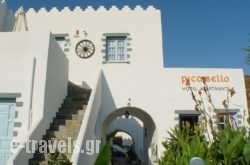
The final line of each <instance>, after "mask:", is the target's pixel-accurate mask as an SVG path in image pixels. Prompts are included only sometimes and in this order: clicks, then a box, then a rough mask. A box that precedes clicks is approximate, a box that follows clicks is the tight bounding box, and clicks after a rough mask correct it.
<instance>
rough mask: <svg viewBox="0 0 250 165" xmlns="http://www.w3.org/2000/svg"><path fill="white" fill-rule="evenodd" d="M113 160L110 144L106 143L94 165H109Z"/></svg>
mask: <svg viewBox="0 0 250 165" xmlns="http://www.w3.org/2000/svg"><path fill="white" fill-rule="evenodd" d="M110 160H111V149H110V145H109V142H106V143H105V145H104V146H103V148H102V150H101V152H100V153H99V155H98V157H97V159H96V161H95V164H94V165H109V164H110Z"/></svg>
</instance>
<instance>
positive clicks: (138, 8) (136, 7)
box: [134, 5, 144, 11]
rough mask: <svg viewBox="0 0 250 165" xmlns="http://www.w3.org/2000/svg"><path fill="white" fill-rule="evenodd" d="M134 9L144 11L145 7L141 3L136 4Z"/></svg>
mask: <svg viewBox="0 0 250 165" xmlns="http://www.w3.org/2000/svg"><path fill="white" fill-rule="evenodd" d="M134 10H135V11H143V10H144V9H143V8H142V7H141V6H140V5H136V6H135V8H134Z"/></svg>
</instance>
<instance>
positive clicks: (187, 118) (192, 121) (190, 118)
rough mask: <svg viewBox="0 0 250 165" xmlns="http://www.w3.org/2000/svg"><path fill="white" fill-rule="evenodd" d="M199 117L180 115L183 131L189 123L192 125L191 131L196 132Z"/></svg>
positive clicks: (195, 115)
mask: <svg viewBox="0 0 250 165" xmlns="http://www.w3.org/2000/svg"><path fill="white" fill-rule="evenodd" d="M198 117H199V115H197V114H180V115H179V121H180V127H181V129H183V128H184V127H185V125H186V124H187V123H188V124H189V125H190V129H192V130H194V126H195V125H196V124H197V123H198Z"/></svg>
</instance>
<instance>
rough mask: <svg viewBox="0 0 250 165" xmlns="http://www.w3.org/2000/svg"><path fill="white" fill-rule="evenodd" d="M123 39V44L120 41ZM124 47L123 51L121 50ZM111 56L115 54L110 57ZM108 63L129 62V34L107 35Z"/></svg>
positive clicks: (106, 58)
mask: <svg viewBox="0 0 250 165" xmlns="http://www.w3.org/2000/svg"><path fill="white" fill-rule="evenodd" d="M120 41H122V45H119V42H120ZM119 49H122V52H120V51H119ZM110 56H113V57H111V58H110ZM105 60H106V62H107V63H123V62H127V61H128V58H127V36H107V37H106V54H105Z"/></svg>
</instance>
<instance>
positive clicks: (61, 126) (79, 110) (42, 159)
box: [29, 83, 91, 165]
mask: <svg viewBox="0 0 250 165" xmlns="http://www.w3.org/2000/svg"><path fill="white" fill-rule="evenodd" d="M90 93H91V90H89V89H82V88H80V87H78V86H76V85H74V84H72V83H69V85H68V96H67V97H66V98H65V100H64V102H63V104H62V105H61V108H59V111H58V112H57V113H56V117H55V118H54V119H53V122H52V123H51V124H50V127H49V129H48V130H47V131H46V134H45V135H43V140H45V141H47V145H51V144H52V145H53V144H54V143H56V142H57V143H58V142H60V141H61V140H63V141H65V144H66V151H68V150H70V151H69V152H66V153H64V155H66V156H67V158H68V159H69V160H70V158H71V155H72V152H73V149H74V146H73V145H74V143H75V140H76V139H77V137H78V134H79V130H80V127H81V123H82V120H83V117H84V114H85V111H86V106H87V103H88V99H89V96H90ZM69 137H70V139H69ZM69 140H70V141H69ZM68 143H70V144H68ZM55 146H58V144H57V145H55ZM47 147H48V148H47V151H49V146H47ZM53 147H54V146H53ZM43 149H44V148H43ZM48 160H49V154H45V153H39V151H38V150H37V151H36V153H35V154H34V157H33V158H32V159H30V160H29V164H30V165H48Z"/></svg>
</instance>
